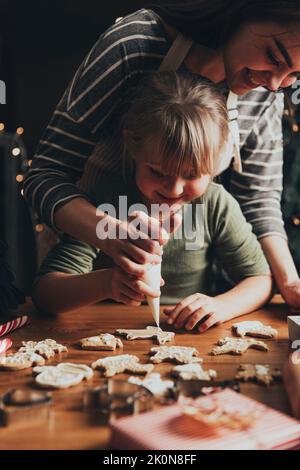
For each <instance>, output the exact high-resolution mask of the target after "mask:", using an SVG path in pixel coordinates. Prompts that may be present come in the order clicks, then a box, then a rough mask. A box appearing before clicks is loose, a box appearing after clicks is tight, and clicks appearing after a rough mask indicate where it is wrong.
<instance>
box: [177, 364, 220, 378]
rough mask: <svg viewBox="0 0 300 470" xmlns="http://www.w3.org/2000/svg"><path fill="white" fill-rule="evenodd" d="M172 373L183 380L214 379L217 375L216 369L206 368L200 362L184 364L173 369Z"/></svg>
mask: <svg viewBox="0 0 300 470" xmlns="http://www.w3.org/2000/svg"><path fill="white" fill-rule="evenodd" d="M172 375H174V376H175V377H179V378H180V379H182V380H208V381H209V380H213V379H215V378H216V377H217V372H216V371H215V370H212V369H209V370H204V369H203V368H202V366H201V365H200V364H184V365H182V366H176V367H174V368H173V369H172Z"/></svg>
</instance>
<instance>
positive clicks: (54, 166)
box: [24, 10, 167, 228]
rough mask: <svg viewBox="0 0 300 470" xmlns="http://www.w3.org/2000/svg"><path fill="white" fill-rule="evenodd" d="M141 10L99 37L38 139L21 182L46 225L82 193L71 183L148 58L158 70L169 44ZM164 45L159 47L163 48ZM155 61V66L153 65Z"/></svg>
mask: <svg viewBox="0 0 300 470" xmlns="http://www.w3.org/2000/svg"><path fill="white" fill-rule="evenodd" d="M153 23H155V21H154V20H153V17H150V16H149V15H148V14H147V13H146V12H144V13H143V10H142V11H140V12H137V13H136V14H133V15H129V16H128V17H125V18H124V20H123V21H121V23H117V24H115V25H113V26H112V27H111V28H110V29H108V30H107V31H106V32H105V33H103V34H102V35H101V36H100V38H99V40H98V41H97V43H96V44H95V46H94V47H93V48H92V50H91V51H90V53H89V54H88V56H87V57H86V59H85V60H84V61H83V63H82V64H81V66H80V67H79V69H78V71H77V72H76V74H75V76H74V78H73V80H72V82H71V83H70V84H69V86H68V88H67V90H66V92H65V94H64V95H63V97H62V99H61V101H60V102H59V104H58V105H57V108H56V110H55V111H54V114H53V116H52V118H51V121H50V123H49V125H48V127H47V129H46V130H45V132H44V135H43V136H42V139H41V140H40V143H39V145H38V148H37V151H36V154H35V156H34V158H33V163H32V166H31V168H30V169H29V172H28V174H27V176H26V179H25V182H24V196H25V198H26V200H27V201H28V203H29V205H30V206H31V207H32V208H33V209H34V210H35V211H36V212H37V213H38V214H39V216H40V217H41V219H42V220H43V221H44V222H46V223H47V224H48V225H49V226H51V227H54V228H55V224H54V214H55V211H56V210H57V209H58V207H60V206H61V205H63V204H65V203H66V202H68V201H70V200H71V199H74V198H76V197H85V198H87V195H85V194H84V193H83V192H82V191H81V190H79V188H77V187H76V185H75V183H76V182H77V181H78V180H79V179H80V177H81V176H82V174H83V171H84V167H85V164H86V161H87V159H88V158H89V156H90V155H91V154H92V152H93V150H94V147H95V145H96V142H97V140H98V138H99V136H101V135H102V134H103V133H105V132H108V129H109V125H111V121H112V119H113V116H117V115H118V111H117V110H118V107H119V106H120V105H121V102H122V99H123V98H124V96H125V95H126V93H128V90H129V89H130V88H132V87H133V86H134V84H135V83H137V82H136V80H138V79H139V76H140V75H141V73H142V71H143V69H145V65H144V60H145V57H147V61H148V62H147V64H148V65H149V67H151V66H152V67H153V68H156V66H157V64H156V63H157V61H159V63H160V61H161V59H162V57H163V53H162V52H161V51H160V48H161V47H165V43H166V42H167V41H166V39H165V37H162V35H161V34H160V30H159V31H158V30H157V29H155V27H154V25H153ZM161 45H163V46H161ZM153 62H155V66H153Z"/></svg>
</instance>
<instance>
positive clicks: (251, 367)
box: [235, 364, 281, 386]
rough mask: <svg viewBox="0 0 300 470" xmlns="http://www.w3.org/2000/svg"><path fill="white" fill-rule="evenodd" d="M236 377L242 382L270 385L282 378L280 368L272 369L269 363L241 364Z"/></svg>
mask: <svg viewBox="0 0 300 470" xmlns="http://www.w3.org/2000/svg"><path fill="white" fill-rule="evenodd" d="M235 378H236V379H237V380H239V381H241V382H255V383H258V384H262V385H266V386H269V385H271V384H273V383H274V382H275V381H280V380H281V372H280V370H279V369H277V368H274V369H271V366H269V365H261V364H241V365H240V366H239V369H238V372H237V374H236V376H235Z"/></svg>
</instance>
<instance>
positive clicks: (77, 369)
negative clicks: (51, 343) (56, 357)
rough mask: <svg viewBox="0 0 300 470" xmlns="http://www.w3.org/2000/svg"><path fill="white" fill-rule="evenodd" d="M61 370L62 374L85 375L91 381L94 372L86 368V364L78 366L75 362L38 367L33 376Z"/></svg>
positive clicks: (35, 368)
mask: <svg viewBox="0 0 300 470" xmlns="http://www.w3.org/2000/svg"><path fill="white" fill-rule="evenodd" d="M55 369H56V370H57V369H58V370H60V371H62V372H66V373H68V372H72V373H75V374H83V376H84V378H85V379H86V380H89V379H91V378H92V377H93V375H94V372H93V370H92V369H91V368H90V367H89V366H86V365H85V364H76V363H73V362H61V363H60V364H57V365H56V366H37V367H34V369H33V370H32V372H33V374H35V375H37V374H41V373H42V372H45V371H47V372H53V371H54V370H55Z"/></svg>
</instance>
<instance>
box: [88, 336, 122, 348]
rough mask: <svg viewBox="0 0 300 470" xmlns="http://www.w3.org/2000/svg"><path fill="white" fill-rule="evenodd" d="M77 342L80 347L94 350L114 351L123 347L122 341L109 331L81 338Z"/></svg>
mask: <svg viewBox="0 0 300 470" xmlns="http://www.w3.org/2000/svg"><path fill="white" fill-rule="evenodd" d="M79 343H80V345H81V347H82V349H89V350H95V351H115V350H116V349H117V348H123V343H122V341H121V340H120V339H119V338H116V337H115V336H113V335H110V334H109V333H105V334H101V335H98V336H91V337H89V338H83V339H81V340H80V341H79Z"/></svg>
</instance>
